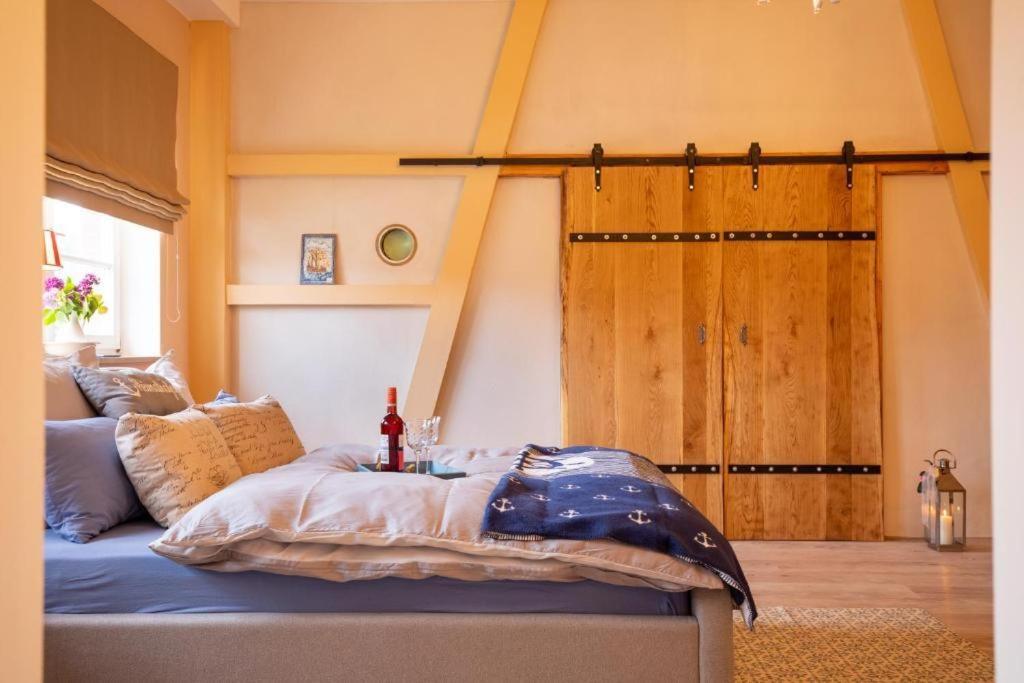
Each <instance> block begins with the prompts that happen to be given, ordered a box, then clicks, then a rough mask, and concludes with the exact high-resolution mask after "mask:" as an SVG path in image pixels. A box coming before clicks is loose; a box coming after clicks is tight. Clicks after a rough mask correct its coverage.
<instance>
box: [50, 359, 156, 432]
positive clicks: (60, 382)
mask: <svg viewBox="0 0 1024 683" xmlns="http://www.w3.org/2000/svg"><path fill="white" fill-rule="evenodd" d="M73 365H83V366H85V367H87V368H95V367H97V366H99V362H98V361H97V360H96V347H95V346H87V347H85V348H84V349H80V350H79V351H75V352H74V353H69V354H68V355H66V356H55V355H51V354H46V355H44V356H43V376H44V377H45V381H46V385H45V386H46V419H47V420H82V419H85V418H87V417H96V411H95V410H93V407H92V404H90V403H89V401H88V400H87V399H86V398H85V395H84V394H82V390H81V389H79V388H78V382H76V381H75V376H74V375H73V374H72V373H71V366H73ZM168 381H170V380H168Z"/></svg>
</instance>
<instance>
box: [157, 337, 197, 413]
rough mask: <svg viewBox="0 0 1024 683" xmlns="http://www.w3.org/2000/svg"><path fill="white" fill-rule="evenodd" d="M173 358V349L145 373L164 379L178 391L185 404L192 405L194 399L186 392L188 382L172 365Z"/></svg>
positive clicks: (176, 367)
mask: <svg viewBox="0 0 1024 683" xmlns="http://www.w3.org/2000/svg"><path fill="white" fill-rule="evenodd" d="M173 358H174V349H171V350H170V351H168V352H167V353H165V354H164V355H163V356H161V357H160V358H158V359H157V360H156V362H154V363H153V364H152V365H150V366H149V367H148V368H146V372H151V373H153V374H154V375H160V376H161V377H163V378H164V379H166V380H167V381H168V382H170V383H171V386H173V387H174V388H175V389H177V390H178V393H179V394H181V398H182V399H183V400H184V401H185V403H187V404H188V405H192V404H193V403H195V399H193V398H192V392H191V391H189V390H188V382H187V381H186V380H185V375H183V374H181V370H179V369H178V366H177V365H175V364H174V360H173Z"/></svg>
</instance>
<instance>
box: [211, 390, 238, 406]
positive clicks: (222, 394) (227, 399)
mask: <svg viewBox="0 0 1024 683" xmlns="http://www.w3.org/2000/svg"><path fill="white" fill-rule="evenodd" d="M210 403H238V397H237V396H235V395H234V394H229V393H228V392H226V391H224V390H223V389H221V390H220V391H218V392H217V398H215V399H213V400H212V401H210Z"/></svg>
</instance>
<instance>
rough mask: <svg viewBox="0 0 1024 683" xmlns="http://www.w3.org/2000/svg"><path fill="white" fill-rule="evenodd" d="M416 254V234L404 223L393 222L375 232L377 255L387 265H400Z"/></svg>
mask: <svg viewBox="0 0 1024 683" xmlns="http://www.w3.org/2000/svg"><path fill="white" fill-rule="evenodd" d="M415 255H416V235H414V234H413V232H412V230H410V229H409V228H408V227H406V226H404V225H400V224H398V223H393V224H391V225H387V226H385V227H384V228H383V229H382V230H381V231H380V232H379V233H377V256H380V258H381V260H382V261H384V263H386V264H388V265H389V266H400V265H402V264H405V263H408V262H409V261H411V260H412V257H413V256H415Z"/></svg>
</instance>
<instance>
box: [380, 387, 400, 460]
mask: <svg viewBox="0 0 1024 683" xmlns="http://www.w3.org/2000/svg"><path fill="white" fill-rule="evenodd" d="M387 411H388V412H387V414H386V415H384V419H383V420H381V421H380V447H379V448H378V450H377V459H378V460H379V461H380V470H381V471H382V472H401V471H402V470H403V467H404V466H405V422H403V421H402V418H400V417H399V416H398V389H396V388H395V387H388V406H387Z"/></svg>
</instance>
